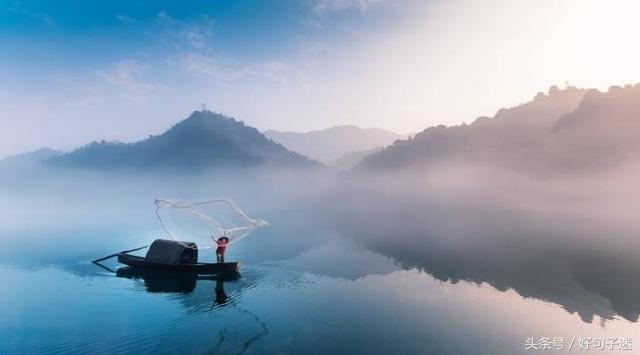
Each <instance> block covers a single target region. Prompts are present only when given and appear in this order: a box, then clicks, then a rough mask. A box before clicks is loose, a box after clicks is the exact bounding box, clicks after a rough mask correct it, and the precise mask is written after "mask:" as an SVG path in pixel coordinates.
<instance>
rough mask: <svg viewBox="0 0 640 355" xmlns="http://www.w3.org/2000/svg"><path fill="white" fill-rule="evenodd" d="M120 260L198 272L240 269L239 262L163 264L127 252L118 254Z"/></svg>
mask: <svg viewBox="0 0 640 355" xmlns="http://www.w3.org/2000/svg"><path fill="white" fill-rule="evenodd" d="M118 262H119V263H121V264H125V265H129V266H131V267H135V268H140V269H152V270H171V271H184V272H192V273H198V274H223V273H224V274H228V273H237V272H238V271H239V270H240V263H239V262H232V263H195V264H162V263H154V262H150V261H147V260H146V259H145V258H143V257H141V256H136V255H130V254H126V253H120V254H118Z"/></svg>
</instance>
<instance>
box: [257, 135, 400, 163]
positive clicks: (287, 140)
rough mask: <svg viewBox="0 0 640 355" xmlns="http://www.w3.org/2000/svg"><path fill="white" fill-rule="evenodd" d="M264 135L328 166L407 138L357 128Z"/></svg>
mask: <svg viewBox="0 0 640 355" xmlns="http://www.w3.org/2000/svg"><path fill="white" fill-rule="evenodd" d="M264 135H265V136H267V137H269V138H271V139H272V140H274V141H276V142H278V143H280V144H282V145H284V146H285V147H287V148H288V149H290V150H292V151H294V152H298V153H300V154H303V155H305V156H308V157H310V158H312V159H316V160H318V161H321V162H323V163H326V164H333V163H334V162H335V161H336V160H338V159H340V158H341V157H343V156H344V155H345V154H348V153H352V152H363V151H368V150H371V149H374V148H378V147H384V146H387V145H389V144H391V143H393V142H394V141H396V140H398V139H401V138H404V137H405V136H402V135H400V134H397V133H393V132H390V131H386V130H384V129H380V128H368V129H364V128H359V127H356V126H337V127H332V128H327V129H323V130H319V131H312V132H304V133H298V132H280V131H274V130H268V131H265V132H264Z"/></svg>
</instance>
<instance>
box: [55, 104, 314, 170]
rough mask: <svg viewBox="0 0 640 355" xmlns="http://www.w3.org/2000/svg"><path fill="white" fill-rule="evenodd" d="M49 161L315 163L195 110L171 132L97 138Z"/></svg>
mask: <svg viewBox="0 0 640 355" xmlns="http://www.w3.org/2000/svg"><path fill="white" fill-rule="evenodd" d="M47 163H49V164H51V165H54V166H58V167H71V168H88V169H105V170H106V169H116V170H117V169H132V170H143V169H169V170H174V171H200V170H207V169H212V168H220V167H252V166H296V167H303V166H315V165H318V164H317V163H316V162H314V161H312V160H310V159H308V158H306V157H304V156H301V155H299V154H297V153H294V152H291V151H289V150H287V149H286V148H285V147H283V146H282V145H280V144H278V143H275V142H273V141H272V140H270V139H267V138H266V137H265V136H264V135H262V134H261V133H260V132H259V131H258V130H257V129H255V128H253V127H249V126H246V125H245V124H244V123H243V122H240V121H237V120H235V119H233V118H230V117H226V116H224V115H221V114H217V113H214V112H211V111H195V112H193V113H192V114H191V115H190V116H189V117H188V118H187V119H185V120H183V121H181V122H179V123H177V124H175V125H174V126H173V127H171V128H170V129H168V130H167V131H166V132H164V133H162V134H160V135H157V136H151V137H149V138H148V139H145V140H142V141H139V142H135V143H118V142H105V141H102V142H93V143H91V144H88V145H86V146H84V147H81V148H79V149H76V150H73V151H71V152H68V153H65V154H61V155H56V156H53V157H51V158H50V159H48V160H47Z"/></svg>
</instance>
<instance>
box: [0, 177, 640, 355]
mask: <svg viewBox="0 0 640 355" xmlns="http://www.w3.org/2000/svg"><path fill="white" fill-rule="evenodd" d="M14 186H17V185H14ZM19 187H20V186H18V188H16V189H14V190H12V191H13V192H12V194H13V196H10V197H7V196H8V195H4V200H3V201H2V202H3V205H2V206H3V210H2V212H3V216H2V217H3V223H4V224H3V239H2V241H3V243H4V245H5V248H4V250H3V251H2V252H1V253H0V264H1V265H0V280H1V281H2V287H0V309H1V310H2V311H1V314H2V316H1V317H0V339H1V342H0V354H23V353H25V354H41V353H42V354H50V353H51V354H53V353H70V354H100V353H103V354H107V353H109V354H113V353H131V354H139V353H159V354H171V353H194V354H200V353H202V354H214V353H220V354H283V353H305V354H390V353H396V354H520V353H522V354H525V353H526V354H532V353H567V352H574V353H584V352H585V350H580V349H579V346H580V345H583V346H584V345H585V344H586V340H584V339H587V338H589V339H590V341H589V342H590V345H589V347H590V349H591V350H590V351H593V352H596V353H603V352H612V353H618V352H619V350H618V349H619V348H620V347H622V346H623V345H624V344H626V342H627V340H626V338H631V341H632V344H631V346H632V348H633V349H634V350H631V351H627V352H626V353H636V352H637V351H640V350H638V349H640V326H639V325H638V323H637V320H638V319H637V314H638V312H639V311H640V300H639V299H637V298H636V295H637V294H638V287H637V286H635V282H634V280H633V279H629V278H631V277H633V276H634V275H637V273H636V271H635V269H632V270H630V269H629V267H627V265H628V264H625V263H623V264H620V263H619V260H620V258H616V259H615V261H614V259H611V260H608V259H606V258H605V259H601V260H599V261H598V262H595V261H593V260H592V259H589V255H588V254H584V253H583V254H580V255H579V256H576V257H568V256H566V255H565V256H564V258H562V260H565V262H564V263H563V262H559V263H557V264H553V265H550V262H549V261H548V260H556V259H558V258H556V257H555V256H553V258H547V257H545V256H543V255H541V254H538V255H532V256H530V257H525V256H524V255H516V254H513V253H512V254H509V257H506V258H501V257H498V256H496V255H497V254H492V253H490V252H489V250H499V249H501V245H500V244H499V243H500V242H499V241H497V240H496V241H493V242H495V244H491V243H492V241H491V240H488V241H486V243H485V244H488V246H487V247H486V249H484V250H486V251H487V252H486V253H483V254H482V255H483V256H482V257H475V258H474V257H470V256H469V255H468V254H467V253H466V252H465V251H464V250H463V249H455V252H454V251H452V249H451V248H448V247H443V246H442V245H440V249H437V248H436V246H435V244H428V246H427V245H425V244H420V243H410V244H409V245H411V246H413V250H412V248H408V249H407V248H403V244H391V245H386V244H384V243H381V242H379V241H378V239H375V238H374V239H368V238H363V236H362V235H359V233H363V232H362V231H361V230H362V229H360V228H362V226H365V227H366V226H367V225H369V224H374V220H375V219H376V218H374V217H372V220H371V221H370V223H360V224H359V226H360V228H347V227H344V228H337V227H336V224H331V223H328V222H327V220H322V221H320V222H319V221H318V220H317V218H316V217H317V212H316V211H314V210H300V209H290V210H289V209H287V207H286V206H283V205H281V204H279V205H277V206H276V205H273V206H271V208H270V209H269V208H266V207H264V206H265V205H262V206H263V207H259V208H256V210H258V212H257V213H256V212H255V211H254V214H255V215H258V216H261V217H265V218H267V219H269V221H270V222H271V226H270V227H269V228H266V229H263V230H260V231H258V232H256V233H254V235H252V236H249V237H247V238H246V239H245V240H243V241H241V242H239V243H238V244H237V245H234V246H232V247H231V248H230V250H229V252H228V256H227V259H229V260H239V261H241V262H242V269H241V276H240V277H239V278H237V279H219V278H215V277H213V278H206V277H205V278H191V277H171V276H170V275H169V276H167V275H163V274H160V275H158V274H139V273H136V272H133V271H132V270H130V269H126V268H123V266H122V265H118V264H117V262H116V261H115V260H113V259H112V260H109V261H106V262H105V263H104V265H105V266H106V267H107V268H109V269H111V271H110V270H107V269H103V268H100V267H97V266H95V265H93V264H91V263H90V260H92V259H94V258H98V257H100V256H103V255H107V254H111V253H113V252H116V251H118V250H123V249H130V248H134V247H137V246H140V245H144V244H147V243H149V242H150V241H151V240H153V239H154V238H155V237H158V236H162V234H161V230H160V229H159V228H158V226H157V225H156V220H155V219H154V215H153V209H152V200H151V199H150V196H154V194H157V192H158V191H156V190H154V189H153V188H149V189H148V190H146V192H144V193H140V192H139V191H138V192H136V193H135V194H127V193H126V191H127V190H126V189H123V188H121V187H110V188H107V189H106V190H105V191H101V192H99V194H98V196H94V195H91V196H89V195H88V194H87V193H86V191H87V190H86V189H85V190H84V191H85V193H78V194H61V195H58V194H54V195H55V196H64V197H58V198H54V199H52V198H48V199H47V200H46V202H44V201H45V199H43V198H42V199H41V197H38V194H37V193H35V194H34V193H28V194H27V193H24V191H23V190H21V189H20V188H19ZM119 189H122V191H120V193H116V192H117V191H119ZM158 190H161V189H160V188H159V189H158ZM171 192H173V193H174V195H176V194H178V193H180V191H171ZM214 192H215V191H214ZM133 195H135V196H133ZM108 196H111V198H108ZM264 197H265V196H261V195H258V196H255V195H254V196H252V198H257V199H261V198H264ZM241 199H242V198H241ZM105 200H108V201H109V202H108V203H105V202H104V201H105ZM247 200H249V199H248V198H247ZM16 201H21V204H18V205H16ZM101 201H102V202H101ZM101 203H102V204H101ZM56 204H58V206H64V208H65V210H64V211H63V212H64V213H63V212H61V211H59V210H57V209H56V208H50V206H53V205H56ZM241 205H243V206H245V207H246V206H247V204H246V203H241ZM9 206H11V207H9ZM16 206H17V207H16ZM29 206H31V207H32V208H31V209H29ZM125 206H126V207H125ZM45 207H46V208H45ZM273 210H275V212H269V211H273ZM333 222H334V223H341V222H339V221H336V220H334V221H333ZM387 223H389V222H387ZM364 230H366V228H365V229H364ZM376 231H378V232H380V229H379V228H375V230H374V229H372V230H371V231H370V232H371V233H372V234H373V233H375V232H376ZM396 237H397V238H400V237H402V238H408V239H411V238H415V237H416V236H415V234H412V235H396ZM510 248H512V249H513V247H510ZM531 248H532V249H531V250H533V252H534V253H535V252H536V249H535V246H534V245H531ZM427 249H429V250H432V253H433V255H431V254H430V253H429V252H426V250H427ZM514 250H515V249H514ZM554 250H555V249H554ZM421 251H424V253H422V252H421ZM476 251H477V250H476ZM142 253H144V251H142ZM436 254H437V255H436ZM474 255H477V254H474ZM438 256H439V257H438ZM201 258H202V259H205V260H212V259H213V255H212V253H211V251H210V250H202V251H201ZM566 260H570V262H568V261H566ZM581 260H582V261H581ZM580 262H582V264H580ZM598 263H601V264H606V265H608V266H607V267H609V268H610V269H605V270H604V271H603V270H602V268H596V267H594V268H593V269H589V268H588V265H592V266H593V265H598ZM565 264H566V265H565ZM513 265H519V267H515V266H513ZM576 265H578V266H580V267H579V268H575V266H576ZM634 265H636V267H637V264H634ZM567 270H573V271H572V272H567ZM576 270H577V271H580V272H576ZM616 270H617V271H616ZM609 271H611V273H609ZM602 272H605V274H607V275H613V274H616V272H617V274H616V275H618V278H616V277H615V276H613V277H608V276H605V277H603V276H602V275H600V274H599V273H602ZM620 275H622V276H620ZM620 278H621V280H620ZM528 338H533V341H534V342H535V343H536V344H537V345H540V344H541V343H540V341H541V339H542V340H543V341H544V339H546V338H549V339H550V340H552V341H553V343H552V345H551V346H553V348H552V349H546V350H527V346H528V345H527V343H528V342H531V340H530V339H529V340H528ZM554 338H555V339H554ZM560 338H561V339H560ZM600 339H602V341H605V342H606V346H605V347H604V350H600V349H599V347H600V345H599V341H600ZM634 341H635V342H636V343H633V342H634ZM561 345H562V347H563V348H562V349H559V347H560V346H561ZM570 345H571V347H572V348H571V351H569V350H568V349H569V347H570ZM624 346H626V345H624ZM556 347H557V348H556ZM610 347H611V348H612V349H613V350H612V351H609V350H607V349H609V348H610Z"/></svg>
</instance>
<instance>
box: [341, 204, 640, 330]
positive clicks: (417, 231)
mask: <svg viewBox="0 0 640 355" xmlns="http://www.w3.org/2000/svg"><path fill="white" fill-rule="evenodd" d="M367 204H368V205H369V206H385V207H384V208H382V207H381V208H378V209H377V210H375V211H372V208H370V207H368V210H367V213H366V216H367V218H366V219H354V218H342V219H339V222H338V224H339V225H340V228H342V230H343V232H344V234H345V235H347V236H350V237H353V238H354V239H355V240H357V241H358V242H359V243H361V244H362V245H363V246H364V247H366V248H368V249H369V250H372V251H375V252H378V253H380V254H382V255H385V256H388V257H391V258H393V260H394V261H395V262H396V263H397V264H399V265H400V266H401V267H402V268H404V269H410V268H417V269H419V270H421V271H424V272H426V273H429V274H431V275H432V276H433V277H435V278H436V279H438V280H441V281H448V282H452V283H457V282H459V281H469V282H473V283H477V284H480V283H487V284H490V285H491V286H493V287H495V288H496V289H498V290H500V291H507V290H509V289H513V290H515V291H516V292H518V293H519V294H520V295H522V296H523V297H525V298H535V299H539V300H543V301H547V302H552V303H556V304H558V305H560V306H562V307H563V308H564V309H565V310H566V311H568V312H570V313H577V314H578V315H579V316H580V318H581V319H582V320H583V321H584V322H588V323H591V322H592V321H593V319H594V316H600V317H601V318H603V319H609V320H610V319H614V318H615V317H616V316H620V317H622V318H624V319H626V320H628V321H632V322H637V321H638V318H639V316H640V285H639V284H638V283H637V282H636V281H635V280H637V279H638V278H639V277H640V263H638V260H639V255H638V254H639V253H638V252H637V251H636V250H640V249H637V248H636V247H634V243H632V242H631V241H632V240H633V239H632V236H627V235H623V236H616V238H613V237H610V238H609V239H607V238H604V237H603V236H602V235H598V233H601V231H600V230H599V229H598V228H593V230H590V231H588V232H584V234H582V235H581V234H579V233H578V231H577V228H576V230H574V229H572V228H574V226H572V227H571V228H568V229H564V230H563V229H562V228H558V227H557V226H552V225H550V224H552V223H555V222H551V219H546V218H540V216H534V215H527V216H524V217H523V216H519V215H518V214H517V213H505V212H496V211H484V212H477V211H474V213H475V214H476V215H475V216H473V217H470V216H469V214H467V213H466V212H463V211H460V210H454V209H447V210H445V211H436V210H434V209H430V208H429V207H423V208H422V209H417V208H416V209H417V211H419V212H411V213H407V211H408V210H411V207H412V206H409V205H407V204H405V205H403V206H399V205H394V204H392V203H391V202H390V201H389V200H388V199H387V200H385V201H378V202H371V201H369V202H367ZM418 218H420V220H418ZM456 219H457V220H458V221H464V222H465V223H464V224H462V223H461V222H456ZM536 219H538V220H536ZM363 220H366V223H363V222H362V221H363ZM389 221H393V223H390V222H389ZM545 223H548V224H547V225H545ZM571 223H573V224H580V221H571ZM567 224H569V223H567ZM602 233H604V232H602ZM622 240H627V241H628V242H626V243H624V242H621V241H622ZM605 241H606V242H605Z"/></svg>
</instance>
